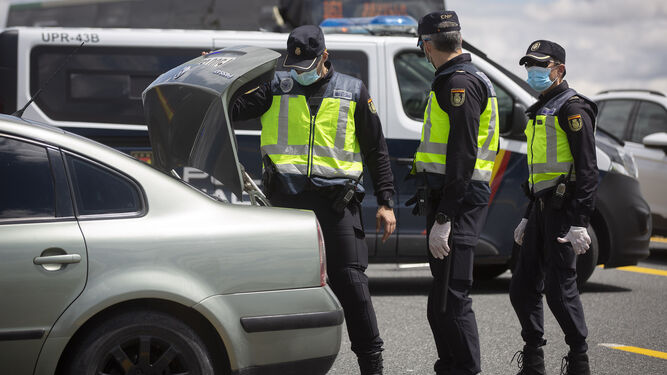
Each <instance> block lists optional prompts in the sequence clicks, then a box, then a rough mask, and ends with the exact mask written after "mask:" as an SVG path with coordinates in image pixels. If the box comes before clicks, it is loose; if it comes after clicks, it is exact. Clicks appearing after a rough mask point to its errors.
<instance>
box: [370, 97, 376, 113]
mask: <svg viewBox="0 0 667 375" xmlns="http://www.w3.org/2000/svg"><path fill="white" fill-rule="evenodd" d="M368 110H369V111H371V113H372V114H376V113H378V111H377V109H375V104H373V99H370V98H369V99H368Z"/></svg>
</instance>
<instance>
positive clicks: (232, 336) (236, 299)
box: [194, 286, 343, 375]
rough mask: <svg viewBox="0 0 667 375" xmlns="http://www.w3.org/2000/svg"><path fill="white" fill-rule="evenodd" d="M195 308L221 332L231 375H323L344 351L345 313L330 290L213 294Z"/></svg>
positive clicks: (322, 288)
mask: <svg viewBox="0 0 667 375" xmlns="http://www.w3.org/2000/svg"><path fill="white" fill-rule="evenodd" d="M194 308H195V309H196V310H197V311H199V312H200V313H202V315H204V316H205V317H206V318H207V319H208V320H209V322H211V324H212V325H213V326H214V327H215V328H216V330H217V331H218V334H219V335H220V337H221V338H222V341H223V344H224V346H225V349H226V351H227V355H228V357H229V362H230V365H231V369H232V373H233V374H237V375H246V374H252V375H255V374H292V373H293V374H297V373H300V374H325V373H326V372H327V371H328V370H329V368H330V367H331V365H332V364H333V361H334V359H335V358H336V356H337V355H338V351H339V349H340V344H341V335H342V330H343V327H342V323H343V310H342V308H341V306H340V303H339V302H338V300H337V299H336V297H335V296H334V295H333V292H332V291H331V289H330V288H329V287H328V286H325V287H315V288H303V289H288V290H273V291H264V292H252V293H238V294H228V295H215V296H211V297H209V298H207V299H205V300H203V301H201V302H200V303H199V304H197V305H196V306H194ZM303 366H305V367H303ZM304 368H306V369H308V370H307V371H305V372H304V370H303V369H304Z"/></svg>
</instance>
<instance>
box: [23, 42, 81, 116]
mask: <svg viewBox="0 0 667 375" xmlns="http://www.w3.org/2000/svg"><path fill="white" fill-rule="evenodd" d="M84 43H85V42H81V44H80V45H79V46H78V47H76V48H75V49H74V51H72V53H70V54H69V55H68V56H67V58H66V59H65V61H63V63H62V64H60V66H59V67H58V69H56V71H55V72H53V74H51V77H49V79H47V80H46V82H44V84H43V85H42V87H40V88H39V90H37V92H36V93H35V95H33V96H32V97H31V98H30V100H28V102H27V103H26V104H25V105H24V106H23V108H21V109H19V110H18V111H16V112H14V113H12V116H16V117H18V118H21V117H22V116H23V112H24V111H25V110H26V108H28V106H29V105H30V104H32V102H34V101H35V99H37V97H38V96H39V94H40V93H41V92H42V90H43V89H44V88H46V86H48V85H49V82H51V80H52V79H53V77H55V76H56V74H58V73H59V72H60V70H62V68H64V67H65V65H66V64H67V62H68V61H69V59H70V58H72V56H74V54H75V53H77V52H78V51H79V49H80V48H81V47H83V45H84Z"/></svg>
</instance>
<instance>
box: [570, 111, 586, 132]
mask: <svg viewBox="0 0 667 375" xmlns="http://www.w3.org/2000/svg"><path fill="white" fill-rule="evenodd" d="M567 122H568V124H569V125H570V130H572V131H573V132H578V131H579V130H581V127H582V126H583V125H584V124H583V122H582V120H581V115H579V114H577V115H572V116H568V118H567Z"/></svg>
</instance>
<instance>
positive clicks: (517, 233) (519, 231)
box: [514, 218, 528, 245]
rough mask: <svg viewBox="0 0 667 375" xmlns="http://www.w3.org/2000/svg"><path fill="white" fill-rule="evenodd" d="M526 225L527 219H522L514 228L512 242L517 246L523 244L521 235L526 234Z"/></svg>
mask: <svg viewBox="0 0 667 375" xmlns="http://www.w3.org/2000/svg"><path fill="white" fill-rule="evenodd" d="M526 223H528V219H526V218H523V219H521V222H520V223H519V225H517V226H516V229H514V242H516V243H518V244H519V245H521V244H523V234H524V233H525V232H526Z"/></svg>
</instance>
